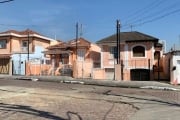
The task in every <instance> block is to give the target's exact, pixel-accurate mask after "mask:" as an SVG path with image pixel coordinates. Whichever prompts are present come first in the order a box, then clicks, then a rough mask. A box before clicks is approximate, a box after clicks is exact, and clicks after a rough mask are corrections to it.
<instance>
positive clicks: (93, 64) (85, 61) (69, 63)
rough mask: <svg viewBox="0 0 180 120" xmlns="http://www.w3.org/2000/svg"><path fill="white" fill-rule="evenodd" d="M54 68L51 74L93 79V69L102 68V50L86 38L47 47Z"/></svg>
mask: <svg viewBox="0 0 180 120" xmlns="http://www.w3.org/2000/svg"><path fill="white" fill-rule="evenodd" d="M47 49H48V50H47V51H44V54H45V55H46V56H50V59H51V63H52V67H51V69H49V74H54V75H70V76H73V77H75V78H92V71H93V68H97V67H100V48H99V46H97V45H95V44H93V43H91V42H89V41H88V40H86V39H84V38H82V37H81V38H79V39H78V40H76V39H73V40H70V41H68V42H60V43H59V44H56V45H52V46H49V47H47Z"/></svg>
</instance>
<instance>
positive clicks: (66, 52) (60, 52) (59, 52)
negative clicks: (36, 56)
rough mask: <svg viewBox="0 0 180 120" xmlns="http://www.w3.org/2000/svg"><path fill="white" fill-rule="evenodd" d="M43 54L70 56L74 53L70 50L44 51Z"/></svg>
mask: <svg viewBox="0 0 180 120" xmlns="http://www.w3.org/2000/svg"><path fill="white" fill-rule="evenodd" d="M42 53H44V54H46V55H55V54H69V53H72V51H70V50H66V51H64V50H48V51H43V52H42Z"/></svg>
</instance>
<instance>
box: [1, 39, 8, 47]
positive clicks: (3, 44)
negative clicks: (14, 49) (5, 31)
mask: <svg viewBox="0 0 180 120" xmlns="http://www.w3.org/2000/svg"><path fill="white" fill-rule="evenodd" d="M6 43H7V41H6V40H0V48H6Z"/></svg>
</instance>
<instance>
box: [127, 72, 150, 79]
mask: <svg viewBox="0 0 180 120" xmlns="http://www.w3.org/2000/svg"><path fill="white" fill-rule="evenodd" d="M130 74H131V80H137V81H149V80H150V77H149V75H150V71H149V70H148V69H131V73H130Z"/></svg>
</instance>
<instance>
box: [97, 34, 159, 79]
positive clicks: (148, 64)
mask: <svg viewBox="0 0 180 120" xmlns="http://www.w3.org/2000/svg"><path fill="white" fill-rule="evenodd" d="M119 40H120V44H119V48H120V50H119V51H117V34H114V35H111V36H108V37H106V38H104V39H101V40H99V41H97V44H98V45H99V46H100V48H101V71H102V72H101V73H103V74H102V76H101V78H102V79H111V80H113V79H116V80H152V79H154V77H155V76H156V72H154V66H156V67H158V71H159V68H160V67H161V66H160V64H158V66H157V63H158V62H159V61H160V56H162V44H160V43H159V39H158V38H155V37H152V36H150V35H147V34H144V33H140V32H136V31H133V32H121V33H120V39H119ZM118 52H119V53H120V55H119V58H120V65H118V66H117V62H116V61H117V59H116V58H117V57H116V56H117V53H118ZM116 69H119V70H116ZM99 78H100V77H99Z"/></svg>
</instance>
